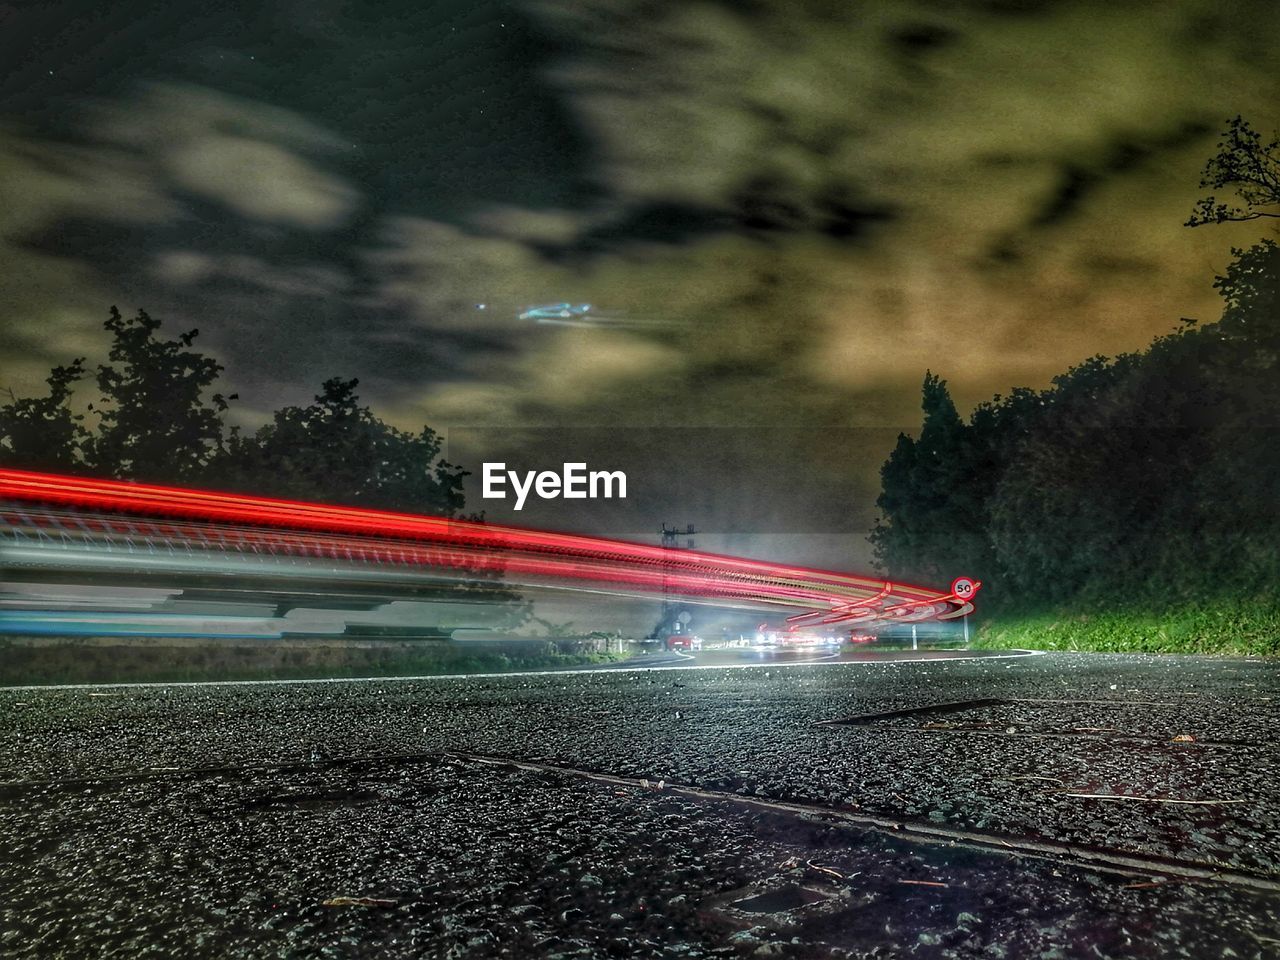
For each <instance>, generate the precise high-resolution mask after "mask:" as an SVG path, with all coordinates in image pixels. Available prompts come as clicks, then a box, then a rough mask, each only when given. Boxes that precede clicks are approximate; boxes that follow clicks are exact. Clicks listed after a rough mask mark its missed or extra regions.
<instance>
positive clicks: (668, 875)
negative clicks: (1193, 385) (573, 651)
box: [0, 654, 1280, 958]
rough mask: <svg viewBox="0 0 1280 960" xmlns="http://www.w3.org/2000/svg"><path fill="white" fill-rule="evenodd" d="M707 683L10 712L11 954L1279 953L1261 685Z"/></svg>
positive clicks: (1010, 675) (246, 687) (1103, 667)
mask: <svg viewBox="0 0 1280 960" xmlns="http://www.w3.org/2000/svg"><path fill="white" fill-rule="evenodd" d="M716 656H719V654H717V655H716ZM708 659H709V658H708V657H707V655H705V654H704V655H703V656H702V657H699V658H697V660H700V661H701V665H700V666H701V668H697V669H660V670H637V669H628V670H621V671H618V670H610V671H599V672H593V673H580V674H563V673H560V674H548V675H543V676H513V677H479V678H454V679H433V680H376V681H364V682H347V683H308V684H240V685H202V686H185V687H183V686H170V687H164V686H150V687H103V688H78V689H55V690H32V689H24V690H7V691H0V781H3V784H4V785H3V787H2V788H0V851H3V853H0V952H3V953H4V954H5V955H7V956H14V957H42V956H51V955H61V956H119V957H146V956H154V957H161V956H173V955H181V956H188V957H199V956H209V957H266V956H272V957H275V956H279V957H300V956H301V957H313V956H314V957H322V956H340V957H359V956H370V957H372V956H379V957H412V956H452V957H489V956H510V957H524V956H546V957H571V956H577V957H596V956H635V955H639V956H673V957H674V956H686V957H687V956H694V957H704V956H705V957H710V956H730V957H733V956H803V957H818V956H821V957H830V956H837V957H873V956H874V957H899V956H901V957H970V956H1004V957H1010V958H1015V957H1029V956H1033V957H1120V956H1125V957H1134V956H1137V957H1169V956H1172V957H1179V956H1183V957H1196V958H1198V957H1208V956H1229V955H1234V956H1239V957H1265V956H1275V955H1276V948H1277V946H1280V786H1278V785H1280V776H1278V774H1280V769H1277V768H1278V766H1280V753H1278V751H1277V748H1276V746H1275V742H1274V731H1275V730H1276V729H1277V728H1278V727H1280V724H1278V721H1280V669H1278V665H1277V664H1276V663H1274V662H1269V661H1263V660H1250V659H1199V658H1181V659H1173V658H1149V657H1104V656H1086V655H1064V654H1049V655H1044V656H1035V657H1021V658H1009V659H951V660H934V661H922V660H920V659H918V658H909V659H904V660H900V661H899V662H879V663H826V664H797V665H794V666H789V667H784V666H783V665H782V663H781V662H768V663H763V664H761V665H759V666H746V667H742V668H737V669H735V668H732V665H725V666H724V667H721V666H720V665H718V664H715V663H711V662H708ZM664 665H665V666H670V667H676V666H678V665H677V664H674V663H667V664H664ZM697 665H698V663H697V661H695V662H694V663H692V664H691V666H697ZM1228 950H1229V951H1231V952H1230V953H1227V952H1226V951H1228Z"/></svg>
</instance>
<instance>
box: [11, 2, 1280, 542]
mask: <svg viewBox="0 0 1280 960" xmlns="http://www.w3.org/2000/svg"><path fill="white" fill-rule="evenodd" d="M14 11H16V12H14ZM1268 12H1269V5H1268V4H1265V3H1249V2H1241V3H1237V4H1228V5H1222V4H1218V3H1215V2H1211V0H1179V2H1176V3H1169V4H1160V5H1156V6H1151V7H1146V8H1142V9H1139V8H1137V7H1133V6H1131V5H1124V4H1114V3H1094V2H1084V0H1081V2H1029V0H1028V2H1015V0H980V2H972V3H945V4H941V3H936V2H932V0H919V2H914V0H900V2H892V3H891V2H869V3H860V4H850V3H844V2H839V0H814V2H783V0H754V2H751V3H746V4H742V3H704V2H697V0H694V2H686V0H662V2H656V0H565V2H559V0H541V2H538V3H536V4H525V3H517V2H492V0H481V2H463V0H456V2H441V3H432V4H427V5H423V4H413V3H407V2H391V3H387V4H352V3H339V2H336V0H309V2H306V3H303V2H301V0H298V2H284V3H279V4H271V5H267V6H264V5H262V4H260V3H250V2H249V0H216V2H214V3H211V4H205V5H203V6H196V7H193V6H190V5H186V4H169V5H156V4H151V3H145V4H144V3H140V2H139V3H133V2H125V3H119V4H101V3H89V2H87V0H84V2H74V3H66V4H54V5H50V4H39V5H37V4H30V5H22V6H21V7H13V8H10V13H9V15H8V19H7V21H6V22H5V23H4V25H3V28H0V56H3V58H4V62H5V63H6V72H5V74H4V75H3V76H0V245H2V246H0V255H3V256H4V257H5V259H6V263H7V266H8V269H7V270H6V271H4V272H3V273H0V310H3V313H4V315H5V317H6V321H5V323H4V324H3V325H2V326H0V350H4V352H5V367H6V370H5V375H6V377H10V378H13V382H14V383H15V384H16V385H18V386H19V387H21V388H22V389H37V388H38V387H39V383H40V379H41V377H43V376H44V375H45V372H46V371H47V368H48V366H49V365H50V364H51V363H53V362H62V361H65V359H67V357H69V356H72V355H80V354H90V355H91V356H92V354H93V352H94V351H95V350H100V349H101V346H102V334H101V320H102V317H103V311H104V310H105V308H106V306H107V305H109V304H110V303H113V302H118V303H120V304H121V306H122V307H124V306H126V305H128V306H144V307H146V308H147V309H148V310H150V311H151V312H152V313H153V314H154V315H156V316H159V317H162V318H164V319H166V320H167V321H169V322H170V323H171V324H172V329H185V328H188V327H191V326H198V327H199V328H200V329H201V331H202V336H201V343H202V345H207V346H208V347H209V348H210V349H212V350H214V351H215V352H216V353H217V355H218V356H219V357H220V358H221V359H222V360H223V361H224V362H225V363H226V365H227V368H228V374H227V376H228V378H229V379H230V380H231V381H232V382H231V383H230V385H229V386H230V388H231V389H237V390H239V392H240V393H241V395H242V397H244V398H245V400H244V401H243V402H242V404H241V405H240V410H241V414H240V415H241V416H243V417H245V418H246V419H250V420H252V419H253V418H254V417H260V416H262V415H265V414H266V413H267V412H268V411H269V410H270V409H272V408H274V407H276V406H279V405H280V404H281V403H285V402H298V401H305V400H306V399H307V398H308V397H309V396H310V395H311V394H312V393H314V392H315V389H316V385H317V384H318V383H319V382H320V381H321V380H322V379H324V378H325V377H327V376H333V375H341V376H356V377H359V378H360V379H361V382H362V388H363V389H364V390H365V397H366V399H368V400H369V401H371V402H372V403H374V404H375V406H378V407H379V408H380V409H382V410H383V411H384V412H385V413H386V415H387V416H389V417H392V418H393V419H396V420H397V421H398V422H400V423H403V424H405V425H407V426H413V425H416V424H420V423H422V422H424V421H426V422H430V423H432V424H433V425H437V426H441V427H448V426H449V425H450V424H457V423H488V424H491V425H510V424H514V423H536V424H545V425H550V426H556V425H563V424H575V425H577V424H582V423H603V424H606V425H609V426H610V427H618V428H619V429H621V428H623V427H625V426H627V425H629V424H638V425H648V426H656V425H660V424H664V423H672V424H691V425H697V426H708V425H710V426H717V427H718V426H723V425H725V424H732V425H735V426H736V425H740V424H744V423H745V424H753V425H756V426H758V427H759V429H760V437H761V447H762V454H761V462H763V463H767V461H768V457H769V456H770V440H769V438H770V437H771V436H773V435H774V434H776V432H777V431H780V430H785V429H786V427H787V426H788V425H798V426H803V427H804V428H805V429H819V431H820V429H822V428H827V427H833V426H836V427H844V426H849V425H858V426H885V427H888V428H890V430H891V431H892V430H896V429H897V428H900V427H903V426H907V427H909V426H910V425H911V422H912V421H913V420H914V418H915V417H916V416H917V414H918V401H917V397H916V391H917V390H918V387H919V381H920V376H921V374H922V372H923V370H924V369H925V368H931V369H934V370H937V371H941V372H942V373H943V374H944V375H946V376H947V377H948V379H949V380H950V381H951V383H952V385H953V387H954V389H955V391H956V393H957V397H958V399H959V400H960V403H961V405H962V406H963V405H965V404H971V403H973V402H975V401H977V400H979V399H982V398H983V397H985V396H989V395H990V394H992V393H995V392H997V391H1002V392H1007V390H1008V388H1009V387H1010V386H1012V385H1014V384H1026V383H1029V384H1036V383H1043V382H1045V381H1047V378H1048V377H1049V376H1051V375H1052V374H1054V373H1056V372H1058V371H1060V370H1061V369H1063V368H1064V367H1065V366H1067V365H1069V364H1070V363H1073V362H1076V361H1078V360H1079V359H1081V358H1083V357H1085V356H1088V355H1091V354H1093V353H1097V352H1099V351H1101V352H1104V353H1115V352H1120V351H1121V350H1126V349H1134V348H1137V347H1140V346H1141V345H1142V344H1143V343H1144V342H1146V340H1148V339H1149V338H1150V336H1152V335H1153V334H1155V333H1158V332H1161V331H1162V330H1165V329H1167V328H1168V327H1169V325H1171V324H1172V323H1176V318H1177V317H1178V316H1182V315H1191V316H1200V315H1203V316H1211V315H1212V314H1213V311H1214V301H1213V296H1214V295H1213V292H1212V290H1211V289H1210V287H1209V282H1210V277H1209V274H1210V272H1211V270H1212V265H1213V264H1214V263H1216V264H1217V265H1219V266H1220V265H1221V263H1222V262H1224V260H1225V258H1226V256H1227V253H1226V249H1227V248H1228V247H1229V246H1230V245H1231V243H1233V242H1236V243H1241V242H1248V241H1249V238H1248V237H1246V236H1243V235H1241V234H1240V233H1232V232H1231V230H1230V229H1229V228H1228V229H1227V230H1224V231H1219V232H1217V233H1212V232H1207V231H1197V232H1194V233H1193V234H1189V233H1188V232H1186V231H1181V229H1180V227H1179V224H1180V223H1181V222H1182V220H1183V218H1184V217H1185V210H1186V208H1187V206H1188V203H1189V202H1190V200H1191V199H1192V198H1193V197H1194V194H1195V180H1196V174H1197V171H1198V168H1199V166H1200V164H1202V163H1203V161H1204V159H1205V156H1206V155H1207V153H1208V152H1209V151H1210V150H1211V144H1212V138H1211V137H1210V136H1209V133H1210V131H1212V130H1213V129H1215V128H1216V125H1217V124H1218V123H1219V122H1220V120H1221V119H1222V118H1225V117H1227V116H1231V115H1234V114H1235V113H1237V112H1241V113H1245V114H1246V115H1249V116H1251V117H1253V118H1255V120H1256V122H1257V123H1258V124H1259V125H1260V126H1263V127H1268V126H1273V125H1277V123H1280V117H1276V116H1275V104H1276V103H1278V102H1280V78H1278V77H1277V76H1276V71H1275V69H1274V56H1273V54H1272V53H1271V51H1274V49H1275V45H1276V43H1277V42H1280V36H1278V35H1277V29H1278V28H1277V27H1276V25H1275V23H1276V22H1275V20H1274V17H1271V16H1269V15H1268ZM559 300H574V301H575V302H591V303H596V304H599V305H601V307H602V308H607V309H609V310H611V311H613V312H614V313H615V314H616V315H618V316H624V317H628V318H634V319H635V320H637V321H646V322H647V321H652V323H650V324H649V325H647V326H646V323H645V322H637V323H635V324H633V325H632V326H631V327H628V328H626V329H616V330H595V329H569V328H552V327H537V326H535V325H530V324H521V323H520V322H519V320H518V314H519V312H520V309H521V308H522V307H523V306H525V305H528V304H531V303H545V302H555V301H559ZM480 302H483V303H485V304H486V309H484V310H480V309H477V306H476V304H477V303H480ZM787 449H788V450H790V449H792V448H791V447H787ZM886 449H887V448H886ZM885 452H886V450H881V449H876V444H875V443H874V442H871V441H868V442H867V443H865V444H859V445H854V447H852V448H850V449H849V450H846V451H842V452H841V454H840V456H839V457H831V458H824V457H823V456H817V457H815V458H814V461H813V463H814V465H813V469H814V470H815V471H819V472H822V473H824V476H826V477H827V478H828V479H830V478H834V477H837V476H839V475H841V471H850V470H853V471H859V473H858V474H857V476H858V477H859V478H861V479H860V480H859V482H860V483H861V481H862V480H866V481H867V482H866V483H865V484H863V486H862V487H859V488H858V489H859V490H862V489H863V488H866V489H871V486H873V481H874V477H875V470H876V469H877V466H878V464H879V462H880V460H881V459H882V458H883V455H884V453H885ZM603 453H607V451H604V452H603ZM584 455H586V456H588V457H591V456H592V454H591V452H589V451H587V452H584ZM602 455H603V454H602ZM722 466H723V464H722ZM824 484H825V480H824V479H823V477H816V478H815V480H814V483H813V485H812V489H813V490H815V491H818V492H815V493H813V494H812V498H813V499H815V501H816V500H821V499H822V498H823V497H825V496H828V493H825V492H823V491H828V490H829V489H831V488H830V487H829V486H826V485H824ZM695 507H696V510H695ZM673 509H674V507H673ZM713 509H714V504H711V503H709V502H708V503H701V502H699V503H697V504H694V503H693V502H692V501H690V503H689V504H688V506H687V510H688V511H693V512H698V511H701V512H704V513H705V512H708V511H713ZM794 509H795V510H797V511H799V512H800V513H803V512H804V511H809V510H820V509H824V508H823V506H822V504H818V503H816V502H815V503H810V504H800V503H798V504H795V505H794ZM861 509H862V508H861V507H859V508H858V510H861ZM858 510H855V511H853V512H852V514H851V515H856V516H858V517H862V516H863V515H862V513H860V512H858ZM656 519H658V520H661V519H667V520H674V519H676V518H675V517H663V518H656ZM680 519H685V518H683V517H682V518H680ZM687 519H690V520H694V521H701V520H702V518H701V517H698V516H690V517H688V518H687ZM636 522H637V523H638V524H640V525H641V526H642V527H643V524H642V523H641V520H640V519H637V520H636ZM708 522H714V520H709V521H708ZM779 523H781V521H779ZM738 546H740V547H741V546H743V545H742V544H739V545H738ZM747 547H748V548H749V544H748V545H747ZM856 560H857V558H856V557H854V558H851V561H850V562H856Z"/></svg>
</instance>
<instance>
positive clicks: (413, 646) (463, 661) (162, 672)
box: [0, 641, 623, 686]
mask: <svg viewBox="0 0 1280 960" xmlns="http://www.w3.org/2000/svg"><path fill="white" fill-rule="evenodd" d="M622 658H623V655H622V654H606V653H562V652H559V651H557V650H556V649H555V648H554V647H553V646H552V645H551V644H547V645H545V646H544V647H538V646H534V647H532V648H529V649H515V650H513V649H501V650H499V649H495V650H477V649H475V648H474V647H455V646H452V645H449V644H446V643H435V642H430V641H428V642H422V643H407V644H398V643H393V644H386V645H379V646H375V647H368V646H363V647H358V646H341V645H334V644H325V645H320V644H317V645H316V646H314V647H306V646H301V645H292V646H288V647H284V646H278V645H277V646H273V645H271V644H270V643H243V644H227V643H219V644H207V645H204V644H202V645H195V646H191V645H184V646H164V645H162V644H145V645H142V644H139V645H129V644H113V645H97V644H92V643H84V642H77V641H68V642H67V643H60V644H56V645H48V646H26V645H22V644H16V643H9V642H6V641H0V686H14V685H27V684H53V683H177V682H184V681H199V680H213V681H218V680H315V679H341V678H345V677H367V676H380V677H407V676H434V675H449V674H457V673H502V672H507V671H515V670H541V669H557V668H571V667H576V666H587V665H590V664H596V663H605V662H611V661H615V660H620V659H622Z"/></svg>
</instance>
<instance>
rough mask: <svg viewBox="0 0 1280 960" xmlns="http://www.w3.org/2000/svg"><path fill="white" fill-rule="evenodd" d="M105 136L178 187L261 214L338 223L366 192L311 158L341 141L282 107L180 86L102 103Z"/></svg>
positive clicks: (321, 225)
mask: <svg viewBox="0 0 1280 960" xmlns="http://www.w3.org/2000/svg"><path fill="white" fill-rule="evenodd" d="M93 125H94V128H95V130H96V132H97V133H98V135H99V137H100V138H101V139H102V140H103V141H105V142H107V143H111V144H117V145H120V146H127V147H129V148H131V149H132V150H133V151H136V152H138V153H141V154H142V155H144V156H148V157H150V158H151V159H152V160H153V162H154V163H156V164H157V166H158V167H159V169H160V170H161V171H163V173H164V174H165V175H167V177H168V179H169V181H170V183H171V185H172V187H173V188H176V189H177V190H179V191H186V192H189V193H191V194H193V195H195V196H196V197H199V198H202V199H205V200H211V201H214V202H216V203H220V204H223V205H225V206H226V207H228V208H229V209H231V210H232V211H234V212H236V213H238V214H240V215H241V216H244V217H248V218H251V219H257V220H264V221H268V222H275V223H280V224H285V225H288V226H294V227H300V228H304V229H312V230H320V229H331V228H333V227H336V226H339V225H341V224H342V223H343V222H344V221H346V220H347V218H348V217H350V215H351V214H352V213H353V211H354V210H355V209H356V205H357V203H358V201H359V192H358V191H357V190H356V189H355V188H354V187H352V186H351V185H350V184H348V183H347V182H345V181H344V180H343V179H341V178H339V177H337V176H336V175H334V174H333V173H330V172H327V171H324V170H322V169H320V168H319V167H317V166H316V165H315V164H314V163H313V162H312V160H311V159H310V157H309V156H308V155H318V156H321V157H323V156H326V155H332V154H333V153H335V152H336V151H337V150H338V149H339V145H340V141H339V140H338V139H337V137H336V136H334V135H333V134H331V133H329V132H327V131H325V130H324V129H322V128H321V127H319V126H317V125H315V124H312V123H310V122H307V121H305V120H303V119H302V118H301V117H299V116H297V115H296V114H293V113H290V112H289V111H285V110H281V109H279V108H275V107H271V106H267V105H263V104H259V103H253V102H250V101H244V100H241V99H238V98H235V97H230V96H227V95H225V94H222V93H217V92H215V91H212V90H206V89H201V88H197V87H191V86H186V85H178V84H161V85H154V86H151V87H149V88H146V89H145V91H144V92H143V94H142V95H141V96H140V97H138V98H136V99H134V100H132V101H131V102H129V103H128V105H127V106H126V105H122V104H113V105H110V106H107V107H104V108H102V109H101V110H100V111H99V113H98V115H97V117H96V118H95V120H94V124H93Z"/></svg>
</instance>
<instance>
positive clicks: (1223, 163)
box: [1186, 116, 1280, 227]
mask: <svg viewBox="0 0 1280 960" xmlns="http://www.w3.org/2000/svg"><path fill="white" fill-rule="evenodd" d="M1200 186H1201V187H1209V188H1211V189H1214V190H1222V189H1224V188H1227V189H1231V190H1234V191H1235V194H1236V197H1237V198H1238V202H1237V203H1236V204H1228V203H1221V202H1219V200H1218V198H1217V197H1216V196H1214V195H1212V194H1211V195H1209V196H1207V197H1204V198H1202V199H1201V200H1200V202H1199V203H1198V204H1197V205H1196V209H1195V210H1194V211H1193V212H1192V214H1191V217H1190V218H1189V219H1188V220H1187V223H1186V225H1187V226H1188V227H1200V226H1204V225H1205V224H1210V223H1226V222H1228V221H1232V220H1258V219H1260V218H1263V217H1280V209H1267V208H1269V207H1278V208H1280V136H1274V135H1273V137H1272V139H1271V140H1270V142H1265V143H1264V142H1263V140H1262V135H1261V134H1259V133H1258V132H1257V131H1256V130H1254V129H1253V128H1252V127H1251V126H1250V125H1249V122H1248V121H1247V120H1245V119H1244V118H1243V117H1240V116H1237V117H1236V118H1235V119H1234V120H1231V121H1230V122H1229V123H1228V124H1227V129H1226V131H1225V132H1224V133H1223V135H1222V139H1221V140H1220V141H1218V153H1217V155H1216V156H1214V157H1213V158H1212V159H1210V160H1209V162H1208V163H1207V164H1206V165H1205V168H1204V173H1203V175H1202V176H1201V178H1200Z"/></svg>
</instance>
